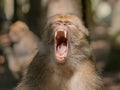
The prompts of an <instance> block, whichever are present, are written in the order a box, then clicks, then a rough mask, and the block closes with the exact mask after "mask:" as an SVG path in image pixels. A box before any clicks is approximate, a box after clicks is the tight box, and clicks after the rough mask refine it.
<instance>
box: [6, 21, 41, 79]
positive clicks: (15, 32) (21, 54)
mask: <svg viewBox="0 0 120 90" xmlns="http://www.w3.org/2000/svg"><path fill="white" fill-rule="evenodd" d="M9 36H10V39H11V41H12V42H13V48H12V51H11V53H10V54H9V53H8V54H7V57H8V65H9V68H10V70H11V71H12V72H13V74H14V76H15V77H16V78H19V75H20V74H21V75H24V73H25V72H26V69H27V67H28V65H29V64H30V62H31V61H32V59H33V58H34V56H35V55H36V53H37V52H38V47H39V39H38V38H37V36H35V35H34V34H33V33H32V32H31V31H30V30H29V28H28V26H27V25H26V24H25V23H24V22H22V21H17V22H15V23H14V24H12V25H11V27H10V32H9Z"/></svg>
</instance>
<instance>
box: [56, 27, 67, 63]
mask: <svg viewBox="0 0 120 90" xmlns="http://www.w3.org/2000/svg"><path fill="white" fill-rule="evenodd" d="M54 39H55V56H56V58H57V60H58V61H59V62H64V61H65V58H66V56H67V52H68V32H67V30H63V29H61V30H56V31H55V38H54Z"/></svg>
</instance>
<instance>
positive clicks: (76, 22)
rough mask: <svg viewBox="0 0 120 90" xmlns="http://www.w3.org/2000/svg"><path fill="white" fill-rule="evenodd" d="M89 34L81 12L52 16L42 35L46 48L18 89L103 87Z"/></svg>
mask: <svg viewBox="0 0 120 90" xmlns="http://www.w3.org/2000/svg"><path fill="white" fill-rule="evenodd" d="M88 35H89V33H88V30H87V29H86V28H85V27H84V25H83V24H82V22H81V20H80V19H79V18H78V17H77V16H74V15H71V14H57V15H55V16H52V17H50V18H49V19H48V21H47V23H46V27H45V30H44V33H43V37H42V40H43V43H44V46H45V47H46V48H45V49H46V52H45V53H44V54H41V53H37V55H36V56H35V58H34V59H33V61H32V62H31V64H30V66H29V68H28V71H27V73H26V75H25V76H24V77H23V80H22V81H21V83H20V84H19V85H18V86H17V88H16V90H103V89H102V84H103V83H102V79H101V78H100V76H99V75H98V73H97V71H96V68H95V64H94V60H93V58H92V51H91V48H90V46H89V43H88V41H87V36H88ZM39 52H40V51H39Z"/></svg>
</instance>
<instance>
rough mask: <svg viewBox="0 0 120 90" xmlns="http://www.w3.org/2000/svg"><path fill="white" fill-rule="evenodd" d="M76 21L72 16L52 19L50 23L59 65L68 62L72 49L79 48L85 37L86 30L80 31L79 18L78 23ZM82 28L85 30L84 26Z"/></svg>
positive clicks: (59, 16)
mask: <svg viewBox="0 0 120 90" xmlns="http://www.w3.org/2000/svg"><path fill="white" fill-rule="evenodd" d="M74 19H76V17H75V16H72V15H58V16H54V17H52V19H51V20H50V22H49V25H50V26H49V27H50V28H51V29H49V32H50V31H52V32H53V33H54V34H53V36H52V37H53V38H54V52H55V57H56V59H57V61H58V62H59V63H64V62H65V61H66V58H67V56H68V54H69V52H70V51H72V50H70V49H73V48H71V47H74V46H75V45H76V46H79V45H80V40H81V39H82V38H83V37H84V36H85V35H84V32H83V31H84V30H83V31H81V30H80V29H79V27H80V25H79V24H80V23H78V22H79V19H78V18H77V21H76V20H74ZM81 28H82V29H83V27H82V25H81ZM49 34H50V33H49ZM50 36H51V35H50ZM49 38H50V37H49ZM73 45H74V46H73Z"/></svg>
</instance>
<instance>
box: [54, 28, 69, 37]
mask: <svg viewBox="0 0 120 90" xmlns="http://www.w3.org/2000/svg"><path fill="white" fill-rule="evenodd" d="M58 31H64V34H65V38H66V37H67V31H65V30H63V29H61V30H58ZM56 36H57V32H55V37H56Z"/></svg>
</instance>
